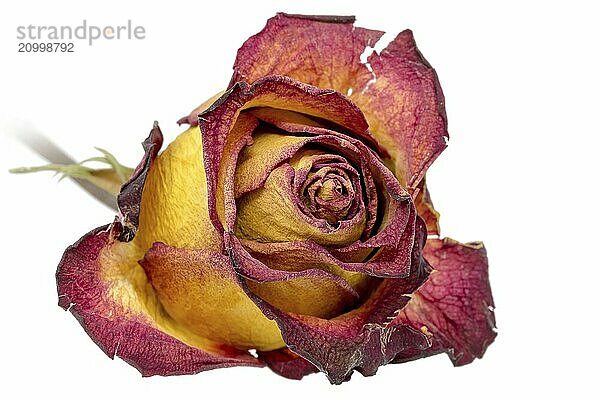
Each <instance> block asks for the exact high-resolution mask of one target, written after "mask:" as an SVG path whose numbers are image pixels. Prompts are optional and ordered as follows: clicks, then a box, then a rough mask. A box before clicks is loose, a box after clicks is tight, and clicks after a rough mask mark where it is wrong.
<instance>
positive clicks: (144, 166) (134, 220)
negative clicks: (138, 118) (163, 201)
mask: <svg viewBox="0 0 600 400" xmlns="http://www.w3.org/2000/svg"><path fill="white" fill-rule="evenodd" d="M162 144H163V135H162V132H161V131H160V128H159V126H158V122H156V121H154V126H153V127H152V130H151V131H150V135H149V136H148V138H146V140H144V142H143V143H142V146H143V148H144V156H143V158H142V160H141V161H140V163H139V164H138V166H137V167H136V168H135V170H134V171H133V174H131V177H130V178H129V180H128V181H127V182H126V183H125V184H123V187H122V188H121V192H120V193H119V195H118V196H117V205H118V206H119V213H120V214H121V219H122V224H123V227H124V228H125V229H123V233H122V234H121V236H122V237H121V238H120V239H121V240H122V241H129V240H131V239H133V237H134V236H135V233H136V231H137V228H138V226H139V223H140V204H141V201H142V191H143V189H144V183H145V182H146V177H147V176H148V171H149V170H150V166H151V165H152V163H153V162H154V159H155V158H156V156H157V155H158V152H159V151H160V148H161V147H162Z"/></svg>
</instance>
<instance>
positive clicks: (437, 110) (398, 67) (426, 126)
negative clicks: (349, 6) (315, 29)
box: [352, 30, 448, 188]
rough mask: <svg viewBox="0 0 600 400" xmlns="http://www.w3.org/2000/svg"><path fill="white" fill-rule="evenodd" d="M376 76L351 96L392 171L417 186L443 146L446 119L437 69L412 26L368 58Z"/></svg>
mask: <svg viewBox="0 0 600 400" xmlns="http://www.w3.org/2000/svg"><path fill="white" fill-rule="evenodd" d="M368 62H369V63H370V65H371V67H372V69H373V74H374V75H375V78H376V81H375V82H373V83H372V84H370V85H367V86H366V87H365V88H364V89H363V90H361V91H360V92H357V93H356V95H354V96H352V100H354V101H355V102H356V104H358V105H359V107H360V108H361V110H363V112H364V113H365V116H366V117H367V120H368V121H369V126H370V127H371V130H372V132H373V134H374V135H375V137H377V140H379V142H380V143H381V144H382V145H383V147H385V148H386V150H388V152H389V153H390V154H391V156H392V159H393V160H394V165H395V168H396V176H403V177H404V179H403V183H405V184H406V186H407V187H409V188H415V187H417V185H418V184H419V182H420V181H421V179H422V178H423V177H424V176H425V172H426V171H427V168H429V166H430V165H431V163H433V161H434V160H435V159H436V158H437V156H438V155H439V154H440V153H441V152H442V151H443V150H444V149H445V148H446V141H447V139H448V130H447V127H448V122H447V118H446V110H445V105H444V94H443V93H442V88H441V87H440V83H439V81H438V77H437V74H436V73H435V70H434V69H433V68H432V67H431V65H429V63H428V62H427V60H425V58H424V57H423V55H422V54H421V53H420V52H419V50H418V49H417V45H416V43H415V40H414V37H413V34H412V32H411V31H410V30H405V31H403V32H401V33H400V34H399V35H398V36H397V37H396V39H394V40H393V41H392V42H391V43H390V44H388V46H387V47H386V48H385V49H384V50H383V51H382V52H381V54H379V55H378V54H376V53H373V54H372V55H371V56H370V57H369V58H368Z"/></svg>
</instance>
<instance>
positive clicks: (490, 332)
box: [395, 238, 496, 366]
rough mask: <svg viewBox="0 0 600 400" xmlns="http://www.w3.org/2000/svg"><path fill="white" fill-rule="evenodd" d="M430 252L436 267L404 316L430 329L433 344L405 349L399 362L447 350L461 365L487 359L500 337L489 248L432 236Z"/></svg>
mask: <svg viewBox="0 0 600 400" xmlns="http://www.w3.org/2000/svg"><path fill="white" fill-rule="evenodd" d="M424 256H425V258H426V259H427V261H429V262H430V263H431V265H432V266H433V268H434V271H433V272H432V274H431V276H430V278H429V279H428V280H427V282H426V283H425V284H424V285H423V286H422V287H421V288H419V290H418V291H417V292H416V293H415V294H414V295H413V298H412V300H411V301H410V302H409V303H408V306H407V307H406V308H405V309H404V310H402V312H401V313H400V314H399V315H398V319H399V320H401V321H402V322H404V323H408V324H410V325H411V326H413V327H414V328H415V329H421V330H423V331H425V332H428V333H429V335H432V336H431V338H432V341H433V345H432V347H431V349H430V350H429V353H420V354H408V353H407V354H400V355H399V356H398V357H397V359H396V360H395V361H396V362H403V361H408V360H411V359H414V358H420V357H424V356H428V355H431V354H435V353H440V352H444V351H445V352H447V353H448V355H449V356H450V359H451V360H452V362H453V363H454V364H455V365H457V366H458V365H464V364H468V363H470V362H472V361H473V360H474V359H475V358H481V357H482V356H483V354H484V352H485V350H486V348H487V347H488V346H489V345H490V344H491V343H492V342H493V341H494V338H495V337H496V329H495V327H496V323H495V317H494V300H493V298H492V292H491V288H490V284H489V279H488V260H487V255H486V250H485V247H484V246H483V244H482V243H480V242H477V243H467V244H462V243H459V242H457V241H454V240H452V239H448V238H446V239H429V240H428V241H427V245H426V246H425V249H424Z"/></svg>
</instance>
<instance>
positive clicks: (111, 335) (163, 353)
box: [56, 221, 263, 376]
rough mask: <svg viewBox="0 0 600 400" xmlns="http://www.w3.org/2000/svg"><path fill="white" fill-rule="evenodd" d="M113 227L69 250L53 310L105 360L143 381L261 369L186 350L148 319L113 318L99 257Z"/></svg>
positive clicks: (245, 360)
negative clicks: (76, 326) (123, 365)
mask: <svg viewBox="0 0 600 400" xmlns="http://www.w3.org/2000/svg"><path fill="white" fill-rule="evenodd" d="M122 230H123V227H122V226H121V224H120V223H119V222H118V221H117V222H115V223H114V224H112V225H105V226H102V227H99V228H96V229H94V230H92V231H91V232H89V233H87V234H86V235H84V236H83V237H82V238H81V239H79V240H78V241H77V242H76V243H75V244H73V245H72V246H69V247H68V248H67V249H66V250H65V253H64V255H63V257H62V259H61V262H60V264H59V266H58V268H57V271H56V283H57V290H58V299H59V302H58V304H59V306H60V307H62V308H63V309H65V310H67V311H70V312H71V313H72V314H73V316H74V317H75V318H76V319H77V320H78V321H79V323H80V324H81V326H82V327H83V328H84V330H85V332H86V333H87V334H88V335H89V336H90V338H91V339H92V340H93V341H94V343H96V345H98V347H100V349H102V351H103V352H104V353H105V354H106V355H107V356H108V357H110V358H111V359H114V357H115V356H119V357H120V358H121V359H123V360H124V361H125V362H127V363H128V364H130V365H132V366H133V367H135V368H136V369H137V370H138V371H140V373H141V374H142V375H143V376H151V375H163V376H167V375H183V374H195V373H198V372H201V371H205V370H210V369H215V368H223V367H231V366H238V365H244V366H262V365H263V362H262V361H260V360H258V359H256V358H254V357H252V356H251V355H250V354H248V353H247V352H243V351H241V350H236V349H233V348H231V347H228V346H222V347H221V348H220V350H221V351H222V352H223V354H213V353H208V352H206V351H204V350H201V349H199V348H196V347H191V346H189V345H187V344H185V343H183V342H181V341H179V340H177V339H176V338H174V337H173V336H170V335H168V334H166V333H164V332H162V331H160V330H158V329H156V328H155V327H153V326H152V322H151V320H150V319H149V318H150V317H149V316H144V315H142V314H139V315H132V314H125V313H122V314H119V310H120V309H122V305H119V304H116V303H114V302H111V300H109V299H108V297H107V296H106V294H107V293H106V290H107V288H106V286H105V284H104V283H103V281H102V279H101V277H100V271H101V268H102V266H101V264H100V260H99V256H100V253H101V251H102V250H103V249H105V248H106V247H107V246H110V245H111V243H113V242H114V241H115V240H118V238H119V237H120V236H121V234H122Z"/></svg>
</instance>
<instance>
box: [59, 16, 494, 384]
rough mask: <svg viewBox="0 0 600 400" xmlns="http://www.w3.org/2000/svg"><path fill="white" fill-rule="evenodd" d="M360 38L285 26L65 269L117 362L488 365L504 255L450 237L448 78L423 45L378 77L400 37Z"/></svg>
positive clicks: (152, 141) (127, 190)
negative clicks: (433, 189) (435, 188)
mask: <svg viewBox="0 0 600 400" xmlns="http://www.w3.org/2000/svg"><path fill="white" fill-rule="evenodd" d="M353 22H354V19H353V18H348V17H315V16H292V15H285V14H278V15H277V16H275V17H274V18H272V19H270V20H269V21H268V23H267V25H266V27H265V28H264V29H263V30H262V31H261V32H260V33H258V34H257V35H255V36H253V37H251V38H250V39H249V40H248V41H246V43H244V45H243V46H242V48H241V49H240V50H239V52H238V56H237V59H236V62H235V67H234V75H233V78H232V80H231V84H230V86H229V88H228V90H227V91H226V92H225V93H224V94H223V95H220V96H218V98H216V99H212V100H211V101H209V102H208V103H206V104H205V105H203V106H201V107H199V108H197V109H196V110H194V111H193V112H192V113H191V114H190V115H189V116H188V117H185V118H182V120H180V123H188V124H189V125H190V127H189V129H187V130H186V131H185V132H184V133H182V134H181V135H180V136H179V137H177V139H176V140H175V141H174V142H173V143H171V144H170V145H169V146H168V148H167V149H166V150H165V151H164V152H162V153H161V154H158V153H159V149H160V147H161V144H162V134H161V132H160V129H159V127H158V125H157V124H155V126H154V128H153V129H152V131H151V134H150V136H149V138H148V139H147V140H146V141H145V142H144V149H145V156H144V158H143V160H142V162H141V163H140V164H139V166H138V167H137V168H136V169H135V171H134V172H133V174H132V176H131V177H130V179H129V180H128V182H127V183H125V184H124V185H123V187H122V188H121V191H120V193H119V195H118V204H119V211H120V213H119V215H118V217H117V219H116V220H115V222H113V223H112V224H110V225H107V226H103V227H101V228H97V229H95V230H94V231H92V232H90V233H88V234H87V235H85V236H84V237H83V238H82V239H81V240H79V241H78V242H77V243H76V244H74V245H73V246H71V247H69V248H68V249H67V250H66V252H65V254H64V257H63V259H62V261H61V263H60V265H59V267H58V271H57V282H58V293H59V299H60V301H59V303H60V305H61V306H62V307H64V308H66V309H69V310H70V311H71V312H72V313H73V314H74V315H75V317H76V318H77V319H78V320H79V321H80V323H81V324H82V325H83V327H84V329H85V330H86V331H87V333H88V334H89V335H90V336H91V337H92V339H93V340H94V341H95V342H96V343H97V344H98V345H99V346H100V347H101V348H102V350H103V351H104V352H105V353H106V354H107V355H108V356H110V357H111V358H112V357H114V356H115V355H117V356H119V357H121V358H123V359H124V360H125V361H127V362H128V363H130V364H132V365H133V366H135V367H136V368H137V369H138V370H140V371H141V373H142V374H143V375H145V376H147V375H154V374H160V375H173V374H191V373H197V372H199V371H203V370H207V369H212V368H217V367H228V366H234V365H249V366H262V365H265V364H266V365H268V366H269V367H270V368H271V369H273V370H274V371H275V372H277V373H278V374H281V375H283V376H285V377H288V378H294V379H300V378H302V377H303V376H304V375H306V374H308V373H311V372H315V371H317V370H319V371H322V372H324V373H325V374H326V375H327V377H328V378H329V380H330V381H331V382H332V383H336V384H338V383H341V382H343V381H345V380H347V379H349V377H350V375H351V374H352V372H353V370H355V369H356V370H358V371H360V372H361V373H362V374H363V375H373V374H375V372H376V371H377V368H378V367H379V366H380V365H384V364H387V363H391V362H404V361H408V360H412V359H416V358H420V357H425V356H429V355H432V354H436V353H441V352H447V353H448V354H449V355H450V358H451V359H452V361H453V362H454V364H455V365H462V364H466V363H470V362H471V361H472V360H473V359H474V358H476V357H481V356H482V355H483V353H484V351H485V349H486V347H487V346H488V345H489V344H490V343H491V342H492V341H493V339H494V337H495V335H496V334H495V330H494V314H493V300H492V296H491V292H490V287H489V283H488V276H487V258H486V252H485V249H484V247H483V245H482V244H481V243H469V244H461V243H459V242H456V241H454V240H451V239H438V238H437V235H439V229H438V214H437V212H436V211H435V210H434V208H433V205H432V203H431V200H430V197H429V193H428V191H427V188H426V186H425V172H426V170H427V168H428V167H429V165H430V164H431V163H432V162H433V161H434V159H435V158H436V157H437V156H438V155H439V154H440V153H441V151H442V150H443V149H444V148H445V147H446V139H447V136H448V135H447V131H446V125H447V124H446V115H445V111H444V97H443V94H442V91H441V88H440V86H439V83H438V79H437V76H436V74H435V71H434V70H433V69H432V68H431V66H430V65H429V64H428V63H427V61H426V60H425V59H424V58H423V56H422V55H421V54H420V52H419V51H418V50H417V48H416V45H415V42H414V40H413V36H412V33H411V32H410V31H404V32H402V33H400V34H399V35H398V36H397V37H396V39H395V40H394V41H392V42H391V43H390V44H389V45H388V47H387V48H386V49H385V50H383V51H382V52H381V54H376V53H373V54H372V55H371V56H370V57H369V58H368V63H366V64H365V63H362V62H361V60H360V56H361V54H362V53H363V51H364V50H365V48H366V47H367V46H373V45H374V43H375V42H376V41H377V40H378V39H379V38H380V37H381V35H382V34H383V33H382V32H379V31H372V30H367V29H363V28H355V27H354V26H353ZM428 234H429V235H430V236H429V238H428ZM432 236H434V237H432ZM250 349H256V350H257V356H253V355H251V353H249V352H248V350H250Z"/></svg>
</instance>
